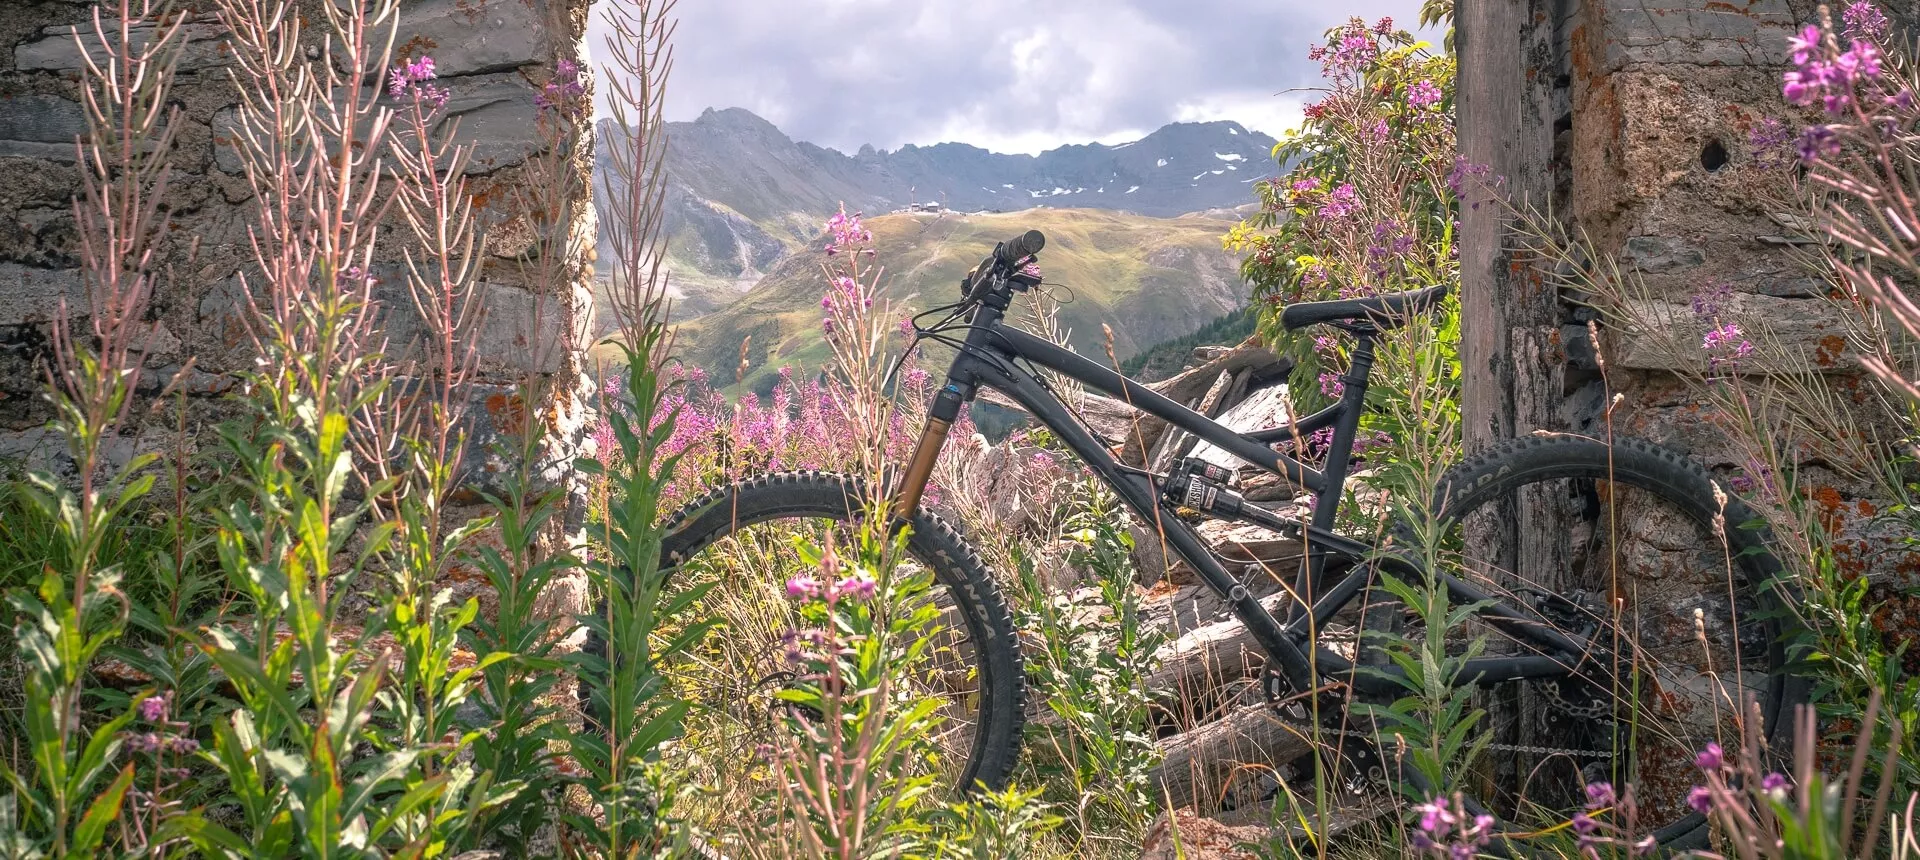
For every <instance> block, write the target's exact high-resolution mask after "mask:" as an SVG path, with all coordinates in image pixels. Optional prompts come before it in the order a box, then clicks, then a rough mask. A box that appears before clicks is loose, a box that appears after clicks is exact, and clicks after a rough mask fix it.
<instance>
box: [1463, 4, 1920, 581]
mask: <svg viewBox="0 0 1920 860" xmlns="http://www.w3.org/2000/svg"><path fill="white" fill-rule="evenodd" d="M1882 6H1883V8H1885V9H1886V10H1887V12H1888V13H1889V14H1890V15H1891V16H1893V17H1894V19H1895V20H1894V24H1895V26H1896V27H1899V26H1907V27H1911V26H1912V25H1913V24H1914V23H1916V20H1915V15H1916V10H1915V8H1914V7H1913V6H1912V4H1882ZM1455 8H1456V9H1457V10H1458V18H1457V31H1456V39H1457V41H1456V48H1457V50H1458V52H1459V58H1460V82H1459V83H1460V88H1459V92H1460V100H1459V108H1458V122H1459V128H1460V141H1461V150H1462V155H1463V156H1464V157H1465V158H1467V159H1468V160H1469V161H1471V162H1474V163H1477V164H1484V165H1488V166H1489V168H1490V173H1491V174H1492V175H1493V176H1496V177H1500V178H1501V181H1502V183H1503V187H1502V188H1500V189H1499V190H1498V191H1497V192H1495V193H1500V194H1504V195H1505V196H1507V197H1508V198H1509V199H1518V200H1525V201H1526V202H1527V203H1528V204H1529V205H1530V206H1532V207H1533V208H1535V209H1536V210H1539V211H1546V212H1550V214H1549V215H1548V216H1547V218H1548V219H1550V220H1551V221H1553V222H1555V223H1557V224H1558V225H1559V226H1560V228H1561V229H1563V230H1565V231H1566V232H1567V233H1569V234H1571V235H1573V236H1575V237H1584V239H1585V240H1586V242H1587V243H1590V244H1589V247H1588V250H1589V252H1590V253H1589V255H1588V256H1587V258H1586V260H1585V261H1583V262H1582V263H1581V265H1591V266H1598V267H1603V268H1604V267H1617V272H1618V274H1619V276H1620V277H1622V278H1624V279H1626V280H1630V281H1632V282H1634V283H1635V284H1636V285H1638V287H1639V288H1640V290H1641V292H1639V293H1638V294H1637V299H1636V301H1637V302H1638V304H1639V306H1640V307H1641V308H1643V309H1649V310H1651V311H1652V312H1653V313H1654V314H1655V315H1656V316H1659V317H1660V318H1662V319H1666V320H1669V321H1671V322H1672V324H1673V325H1674V326H1675V328H1676V330H1675V331H1674V332H1672V334H1673V336H1674V340H1675V342H1690V343H1691V344H1692V345H1693V347H1694V349H1693V350H1692V352H1691V354H1689V353H1687V352H1686V351H1680V352H1675V351H1672V350H1662V349H1656V348H1653V347H1652V346H1650V345H1649V344H1647V343H1644V342H1641V340H1640V339H1637V338H1636V336H1635V335H1634V333H1633V332H1630V331H1627V330H1624V329H1623V328H1621V327H1620V326H1609V325H1608V324H1607V321H1606V320H1605V319H1604V318H1603V317H1604V315H1603V314H1600V313H1597V312H1596V311H1595V310H1594V309H1592V308H1591V307H1588V305H1590V304H1592V303H1593V300H1594V298H1595V297H1594V296H1591V295H1586V294H1583V293H1582V292H1581V290H1579V289H1578V288H1577V286H1575V287H1569V285H1568V280H1569V279H1567V278H1564V277H1556V275H1560V276H1565V275H1568V274H1569V272H1568V269H1569V265H1570V264H1569V262H1568V261H1566V260H1550V259H1542V258H1539V257H1538V256H1536V255H1531V254H1529V253H1528V252H1527V250H1526V249H1527V247H1528V241H1527V240H1526V239H1525V238H1524V237H1520V236H1517V235H1516V233H1519V232H1525V231H1523V230H1519V229H1517V228H1516V227H1515V219H1514V217H1513V216H1512V215H1511V213H1510V211H1508V210H1506V209H1505V208H1504V207H1502V206H1499V205H1496V204H1493V203H1474V204H1471V205H1468V206H1463V214H1462V218H1461V220H1462V230H1463V239H1462V253H1461V262H1462V269H1463V287H1462V307H1463V311H1464V319H1465V322H1464V325H1463V330H1464V331H1465V334H1464V335H1463V341H1464V342H1463V344H1462V363H1463V370H1462V372H1463V374H1464V379H1465V388H1466V393H1465V398H1466V401H1465V403H1464V405H1463V417H1464V418H1465V420H1466V422H1467V433H1468V439H1469V447H1470V448H1472V447H1476V446H1479V445H1484V444H1486V443H1487V442H1489V441H1491V440H1493V439H1497V438H1503V437H1506V436H1510V435H1513V434H1516V433H1521V434H1524V433H1527V432H1530V431H1533V430H1536V429H1545V430H1552V431H1570V432H1578V433H1587V434H1592V435H1595V436H1603V435H1605V434H1606V433H1608V432H1613V433H1617V434H1619V435H1631V436H1639V437H1642V438H1646V439H1650V440H1653V441H1655V442H1659V443H1662V444H1665V445H1669V446H1671V447H1674V448H1678V449H1680V450H1682V451H1685V452H1687V453H1689V454H1690V455H1692V456H1693V457H1695V458H1696V459H1698V460H1700V461H1701V462H1702V463H1703V464H1704V465H1706V466H1708V467H1709V468H1711V469H1714V470H1715V472H1716V473H1717V474H1720V475H1722V476H1726V477H1727V478H1728V479H1730V480H1731V479H1733V478H1734V477H1735V476H1737V475H1739V474H1740V473H1741V470H1742V469H1750V468H1752V465H1751V464H1750V463H1745V462H1742V458H1741V457H1740V456H1739V455H1738V454H1736V453H1735V452H1733V451H1730V450H1729V449H1728V445H1727V443H1726V441H1725V439H1724V437H1723V435H1722V433H1721V431H1720V430H1719V429H1718V428H1717V427H1716V421H1718V420H1719V418H1720V416H1716V415H1714V414H1712V412H1713V411H1714V410H1713V409H1712V408H1711V407H1709V406H1707V405H1705V404H1703V402H1702V401H1701V400H1700V398H1699V397H1698V396H1696V394H1695V393H1693V392H1692V391H1690V390H1689V388H1688V387H1687V386H1686V385H1684V384H1682V382H1681V380H1680V377H1679V376H1677V375H1676V374H1675V372H1674V371H1679V370H1688V369H1692V368H1697V367H1698V363H1699V362H1703V361H1705V360H1706V359H1705V357H1704V356H1703V355H1701V353H1700V352H1699V349H1698V347H1699V345H1700V343H1701V335H1702V333H1703V332H1704V330H1705V324H1704V323H1699V322H1697V321H1695V320H1693V319H1692V316H1693V315H1692V314H1689V313H1687V312H1686V310H1687V308H1688V306H1689V301H1690V297H1691V296H1696V295H1700V294H1701V293H1703V292H1710V291H1714V290H1723V291H1726V292H1727V293H1728V299H1727V300H1728V301H1729V302H1730V303H1731V305H1732V306H1733V307H1734V308H1736V309H1738V310H1739V311H1740V312H1741V313H1742V314H1743V315H1745V316H1746V317H1747V318H1750V319H1756V320H1764V321H1765V322H1766V325H1765V326H1764V328H1765V329H1766V332H1765V333H1766V336H1767V337H1768V338H1769V339H1770V343H1769V345H1768V346H1769V348H1770V349H1773V350H1784V351H1786V352H1788V353H1794V354H1798V355H1801V356H1804V357H1806V358H1808V359H1809V360H1811V361H1812V362H1813V363H1814V364H1815V365H1817V366H1818V367H1820V368H1821V369H1822V371H1823V372H1825V373H1827V374H1830V376H1829V379H1830V380H1831V382H1832V384H1833V386H1835V387H1836V390H1840V391H1843V392H1844V391H1848V390H1851V389H1855V388H1857V387H1858V386H1859V385H1860V383H1861V382H1862V381H1863V377H1862V372H1861V370H1860V368H1859V366H1858V362H1857V359H1858V356H1857V355H1855V354H1853V353H1852V352H1851V350H1850V349H1849V347H1848V343H1847V340H1846V338H1845V337H1844V335H1845V331H1844V330H1843V327H1842V326H1841V324H1840V322H1839V320H1838V318H1837V317H1836V311H1835V309H1834V308H1833V306H1832V305H1831V304H1830V303H1829V302H1828V300H1827V296H1828V295H1829V293H1830V290H1831V289H1832V287H1833V285H1832V284H1831V283H1830V282H1829V281H1828V280H1827V278H1826V276H1824V275H1823V274H1822V273H1821V270H1820V267H1819V266H1818V258H1819V253H1818V249H1817V248H1815V247H1813V246H1816V245H1817V244H1818V242H1819V240H1818V239H1817V238H1815V237H1813V236H1811V235H1809V234H1811V233H1815V232H1817V231H1814V230H1811V229H1809V227H1810V225H1809V224H1807V223H1804V222H1803V221H1802V220H1801V219H1798V218H1796V217H1795V216H1794V214H1793V209H1794V206H1793V202H1792V201H1789V200H1783V199H1782V197H1783V193H1782V188H1783V187H1784V186H1785V185H1786V184H1787V183H1784V182H1782V181H1781V173H1780V171H1781V169H1782V165H1783V164H1784V165H1787V166H1786V167H1785V168H1784V169H1786V170H1789V171H1790V170H1792V169H1793V167H1792V166H1791V164H1790V163H1791V161H1792V159H1791V156H1790V155H1789V156H1788V157H1787V158H1784V159H1783V158H1782V157H1781V156H1782V154H1783V152H1782V150H1784V151H1785V152H1786V153H1790V152H1791V147H1792V134H1791V132H1794V131H1797V130H1798V129H1799V128H1800V127H1801V126H1803V125H1805V124H1806V123H1807V122H1808V121H1809V118H1808V117H1804V116H1799V115H1798V114H1797V112H1795V111H1794V110H1793V109H1791V108H1789V107H1788V106H1787V105H1786V104H1785V103H1784V101H1783V99H1782V97H1781V92H1780V82H1781V74H1782V72H1783V71H1785V70H1786V69H1787V68H1788V56H1787V53H1788V52H1787V38H1788V36H1789V35H1791V34H1793V33H1794V32H1796V31H1798V29H1799V28H1800V27H1801V26H1803V25H1805V24H1807V23H1809V22H1812V21H1814V20H1816V19H1817V16H1818V7H1817V5H1816V3H1815V2H1813V0H1731V2H1724V0H1514V2H1505V0H1496V2H1473V3H1460V4H1457V5H1456V7H1455ZM1839 12H1840V8H1839V7H1838V6H1836V7H1835V8H1834V9H1833V14H1834V15H1836V16H1837V15H1838V14H1839ZM1773 123H1779V126H1775V125H1773ZM1782 127H1784V129H1786V130H1787V132H1788V134H1787V136H1786V138H1785V142H1784V146H1783V144H1782V142H1781V136H1780V132H1779V129H1780V128H1782ZM1577 267H1578V266H1574V268H1577ZM1571 280H1573V281H1576V282H1577V281H1578V280H1579V278H1572V279H1571ZM1595 320H1597V321H1598V325H1599V328H1600V331H1601V338H1600V347H1601V349H1600V350H1599V352H1600V357H1604V359H1605V360H1606V366H1605V368H1604V377H1605V378H1604V379H1603V368H1602V367H1601V365H1600V363H1599V361H1597V358H1596V348H1595V346H1596V345H1595V344H1594V342H1593V339H1592V338H1591V337H1590V336H1589V331H1590V329H1589V326H1588V323H1589V321H1595ZM1690 326H1691V328H1690ZM1745 370H1746V371H1748V372H1750V373H1752V374H1753V375H1754V378H1758V379H1759V380H1761V383H1762V384H1764V382H1765V377H1766V375H1767V373H1768V370H1769V368H1768V367H1765V366H1752V367H1748V368H1745ZM1610 394H1615V395H1618V399H1617V406H1615V409H1614V412H1613V415H1612V421H1611V424H1610V425H1609V423H1608V422H1607V421H1606V412H1607V407H1608V403H1609V399H1610V398H1609V395H1610ZM1859 418H1860V420H1863V421H1884V420H1885V419H1884V416H1879V415H1875V414H1874V413H1872V412H1871V411H1863V412H1862V413H1861V415H1860V416H1859ZM1792 465H1793V466H1794V467H1795V468H1796V473H1797V475H1798V477H1799V478H1800V479H1801V481H1802V483H1803V486H1804V487H1805V491H1806V492H1807V493H1809V494H1810V496H1811V498H1812V501H1813V502H1814V503H1815V504H1817V505H1819V506H1820V508H1821V513H1820V515H1821V517H1822V519H1823V521H1824V522H1827V523H1828V524H1830V526H1831V530H1832V531H1834V532H1836V533H1837V534H1839V535H1841V537H1842V539H1841V540H1840V541H1839V545H1838V546H1837V547H1836V550H1837V552H1838V553H1839V555H1840V557H1841V561H1842V563H1843V565H1848V566H1850V567H1851V570H1850V571H1849V572H1851V573H1870V574H1872V575H1873V576H1875V577H1876V578H1877V579H1881V580H1883V581H1894V580H1898V581H1900V582H1901V584H1906V585H1912V584H1916V583H1920V576H1915V574H1916V573H1920V564H1917V563H1916V560H1915V559H1914V557H1913V555H1912V554H1911V552H1910V551H1909V550H1907V549H1906V548H1905V547H1904V546H1903V545H1900V539H1899V536H1897V535H1888V534H1885V533H1884V531H1883V529H1882V528H1881V526H1880V525H1876V524H1875V523H1874V518H1875V516H1876V515H1877V514H1878V513H1880V511H1881V510H1882V508H1883V506H1884V500H1879V499H1873V498H1869V496H1870V495H1871V491H1870V490H1869V488H1868V487H1867V486H1865V485H1864V484H1863V483H1862V482H1860V481H1857V480H1854V479H1850V478H1848V477H1846V476H1844V475H1843V474H1841V473H1840V472H1838V471H1836V470H1834V469H1832V468H1829V467H1828V466H1829V464H1826V463H1823V462H1821V461H1820V458H1819V457H1818V455H1817V454H1811V453H1810V454H1808V455H1807V456H1806V457H1805V458H1804V459H1802V460H1800V461H1799V462H1796V463H1793V464H1792ZM1736 486H1737V484H1736ZM1529 531H1534V532H1538V531H1542V530H1541V529H1528V528H1527V527H1526V526H1525V525H1524V524H1522V526H1521V529H1520V534H1519V535H1517V536H1516V539H1518V540H1520V541H1521V542H1522V543H1523V544H1524V543H1525V542H1526V540H1527V538H1526V534H1527V532H1529ZM1549 533H1550V532H1549ZM1519 551H1520V552H1522V553H1529V552H1548V551H1549V550H1547V549H1545V548H1541V547H1533V548H1528V547H1525V546H1522V547H1521V548H1520V550H1519Z"/></svg>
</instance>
